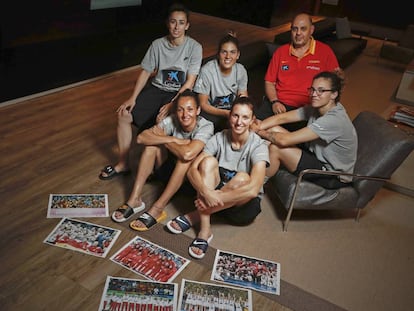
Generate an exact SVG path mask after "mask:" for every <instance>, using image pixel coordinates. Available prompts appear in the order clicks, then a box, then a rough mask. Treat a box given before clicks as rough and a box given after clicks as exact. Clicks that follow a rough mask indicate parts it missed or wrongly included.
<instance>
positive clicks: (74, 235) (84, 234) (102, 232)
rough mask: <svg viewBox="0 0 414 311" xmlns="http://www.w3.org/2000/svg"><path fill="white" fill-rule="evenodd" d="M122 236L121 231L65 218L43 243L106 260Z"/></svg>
mask: <svg viewBox="0 0 414 311" xmlns="http://www.w3.org/2000/svg"><path fill="white" fill-rule="evenodd" d="M120 234H121V231H120V230H116V229H113V228H109V227H104V226H100V225H96V224H93V223H90V222H85V221H79V220H76V219H72V218H63V219H62V220H61V221H60V222H59V224H58V225H57V226H56V227H55V228H54V229H53V230H52V232H51V233H50V234H49V235H48V237H47V238H46V239H45V240H44V241H43V242H44V243H46V244H49V245H52V246H57V247H61V248H66V249H70V250H74V251H77V252H81V253H84V254H88V255H93V256H96V257H102V258H105V257H106V255H107V254H108V253H109V251H110V249H111V248H112V246H113V245H114V243H115V241H116V240H117V239H118V237H119V235H120Z"/></svg>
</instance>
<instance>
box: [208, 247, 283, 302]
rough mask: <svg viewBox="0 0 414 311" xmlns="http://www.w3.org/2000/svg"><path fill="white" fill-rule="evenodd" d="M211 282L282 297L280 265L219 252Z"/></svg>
mask: <svg viewBox="0 0 414 311" xmlns="http://www.w3.org/2000/svg"><path fill="white" fill-rule="evenodd" d="M211 280H212V281H217V282H223V283H228V284H232V285H235V286H241V287H246V288H251V289H254V290H257V291H260V292H265V293H269V294H276V295H280V264H279V263H277V262H272V261H268V260H264V259H260V258H254V257H247V256H244V255H240V254H235V253H230V252H225V251H222V250H217V252H216V257H215V259H214V266H213V270H212V273H211Z"/></svg>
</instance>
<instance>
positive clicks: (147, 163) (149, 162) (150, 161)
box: [114, 146, 161, 219]
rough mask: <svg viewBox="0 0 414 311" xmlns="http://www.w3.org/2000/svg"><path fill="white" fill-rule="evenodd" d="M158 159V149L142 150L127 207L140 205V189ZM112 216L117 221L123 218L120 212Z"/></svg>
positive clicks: (153, 147) (147, 147) (159, 151)
mask: <svg viewBox="0 0 414 311" xmlns="http://www.w3.org/2000/svg"><path fill="white" fill-rule="evenodd" d="M159 157H161V150H160V148H159V147H155V146H146V147H145V148H144V150H143V152H142V155H141V158H140V160H139V164H138V170H137V176H136V179H135V183H134V186H133V188H132V192H131V194H130V196H129V199H128V201H127V204H128V205H129V206H132V207H137V206H140V205H141V204H142V198H141V193H142V188H143V187H144V185H145V183H146V181H147V178H148V176H149V175H150V174H151V173H152V170H153V167H154V165H155V161H156V159H157V158H159ZM114 216H115V218H118V219H119V218H122V217H123V215H122V213H121V212H116V213H115V215H114Z"/></svg>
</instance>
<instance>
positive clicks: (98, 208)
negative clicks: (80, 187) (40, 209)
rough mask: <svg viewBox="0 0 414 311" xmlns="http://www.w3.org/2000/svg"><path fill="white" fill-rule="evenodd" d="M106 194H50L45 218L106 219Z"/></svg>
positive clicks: (107, 212) (107, 213)
mask: <svg viewBox="0 0 414 311" xmlns="http://www.w3.org/2000/svg"><path fill="white" fill-rule="evenodd" d="M108 216H109V211H108V195H107V194H53V193H52V194H50V195H49V204H48V207H47V218H65V217H72V218H74V217H77V218H79V217H108Z"/></svg>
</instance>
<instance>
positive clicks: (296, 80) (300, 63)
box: [256, 13, 342, 120]
mask: <svg viewBox="0 0 414 311" xmlns="http://www.w3.org/2000/svg"><path fill="white" fill-rule="evenodd" d="M314 30H315V26H314V25H313V23H312V17H311V16H310V15H309V14H305V13H300V14H298V15H296V16H295V17H294V18H293V20H292V23H291V43H286V44H284V45H281V46H280V47H279V48H277V49H276V51H275V52H274V53H273V56H272V59H271V60H270V63H269V66H268V68H267V72H266V75H265V78H264V80H265V95H266V100H265V101H264V102H263V104H262V105H261V107H260V108H259V109H258V111H256V117H257V118H258V119H260V120H263V119H265V118H267V117H270V116H272V115H273V114H278V113H283V112H286V111H289V110H293V109H296V108H299V107H301V106H304V105H307V104H309V103H310V99H309V92H308V88H309V87H310V85H311V84H312V79H313V77H314V76H315V74H317V73H319V72H321V71H342V70H341V69H340V67H339V64H338V60H337V58H336V56H335V54H334V52H333V51H332V49H331V48H330V47H329V46H328V45H327V44H325V43H323V42H320V41H318V40H315V39H314V38H313V37H312V34H313V32H314Z"/></svg>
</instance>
